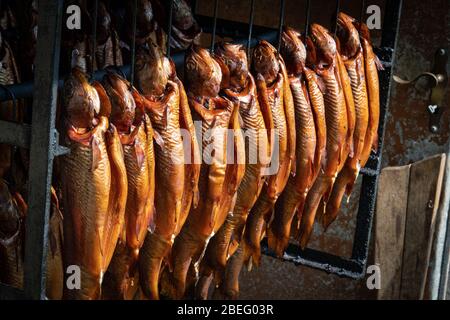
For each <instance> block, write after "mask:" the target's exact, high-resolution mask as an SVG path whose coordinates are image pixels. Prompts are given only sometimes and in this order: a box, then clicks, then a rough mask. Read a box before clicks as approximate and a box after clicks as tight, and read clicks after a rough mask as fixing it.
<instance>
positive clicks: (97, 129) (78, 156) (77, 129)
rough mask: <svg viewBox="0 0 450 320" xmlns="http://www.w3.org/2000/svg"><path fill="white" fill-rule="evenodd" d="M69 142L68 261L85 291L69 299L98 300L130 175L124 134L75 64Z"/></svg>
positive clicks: (69, 90)
mask: <svg viewBox="0 0 450 320" xmlns="http://www.w3.org/2000/svg"><path fill="white" fill-rule="evenodd" d="M63 94H64V97H63V98H64V120H65V124H66V132H65V135H66V139H65V141H66V145H67V147H68V148H69V149H70V151H71V152H70V153H69V154H67V155H65V156H63V157H62V158H61V181H62V188H63V189H62V195H63V205H64V215H65V216H64V263H65V267H67V266H69V265H77V266H79V267H80V270H81V277H82V279H83V280H82V281H81V289H79V290H70V289H68V288H65V290H64V298H67V299H97V298H99V297H100V294H101V292H100V288H101V284H102V280H103V275H104V273H105V271H106V270H107V268H108V265H109V263H110V261H111V258H112V255H113V252H114V249H115V247H116V243H117V240H118V237H119V232H120V231H121V229H122V227H123V222H124V213H125V205H126V199H127V185H128V183H127V175H126V168H125V163H124V156H123V151H122V145H121V143H120V138H119V134H118V132H117V129H116V128H115V127H114V126H113V125H109V123H108V119H107V118H106V117H99V118H97V117H96V114H98V113H99V111H100V109H101V106H100V98H99V95H98V93H97V91H96V90H95V88H94V87H92V86H91V85H90V84H89V83H88V81H87V79H86V75H85V74H84V73H83V72H82V71H81V70H80V69H77V68H75V69H74V70H73V71H72V73H71V75H70V76H69V78H68V79H67V80H66V81H65V84H64V93H63Z"/></svg>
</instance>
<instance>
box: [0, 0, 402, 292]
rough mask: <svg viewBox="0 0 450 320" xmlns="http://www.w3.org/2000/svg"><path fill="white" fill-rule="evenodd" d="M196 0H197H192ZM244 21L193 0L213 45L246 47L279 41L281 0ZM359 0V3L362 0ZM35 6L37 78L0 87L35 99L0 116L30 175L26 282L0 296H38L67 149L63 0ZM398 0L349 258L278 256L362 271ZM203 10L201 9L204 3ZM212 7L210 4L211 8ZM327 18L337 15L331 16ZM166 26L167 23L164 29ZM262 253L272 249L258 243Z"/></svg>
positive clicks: (383, 50)
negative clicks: (20, 118) (57, 162)
mask: <svg viewBox="0 0 450 320" xmlns="http://www.w3.org/2000/svg"><path fill="white" fill-rule="evenodd" d="M198 2H200V1H198ZM248 2H249V4H248V9H249V10H248V20H247V21H248V22H247V23H245V22H238V21H231V20H226V19H221V18H218V16H217V12H218V10H213V11H212V12H211V13H210V14H209V15H206V14H201V13H199V11H200V10H199V6H198V4H197V5H195V4H194V7H195V8H197V9H196V14H197V15H196V18H197V21H198V22H199V24H200V25H201V27H202V29H203V31H204V33H206V34H210V37H209V39H210V41H211V42H212V43H214V42H215V41H216V40H217V39H218V38H221V39H226V40H232V41H233V42H237V43H241V44H244V45H247V46H250V47H252V46H254V45H255V44H256V43H257V42H258V41H259V40H262V39H264V40H267V41H269V42H271V43H272V44H273V45H274V46H277V45H278V41H279V37H280V31H281V26H282V25H284V24H285V21H284V17H285V11H286V8H285V5H286V1H284V0H281V1H279V7H278V8H277V9H276V10H275V9H273V10H272V13H271V14H272V15H274V12H275V11H277V12H278V16H277V17H278V26H277V27H273V26H272V27H266V26H264V27H263V26H258V25H257V23H255V22H254V21H253V20H254V19H253V16H254V10H253V9H252V7H254V6H257V5H258V1H248ZM361 2H362V6H363V5H364V4H363V3H364V1H361ZM213 3H214V6H215V8H217V6H218V5H220V4H221V1H217V0H216V1H214V2H213V1H211V3H210V6H213ZM305 3H306V4H307V5H306V7H305V9H304V10H299V13H300V15H302V14H303V15H304V16H302V20H304V21H305V25H306V26H307V25H308V24H309V23H310V22H311V21H310V20H312V17H311V15H310V10H311V9H310V1H305ZM40 6H42V7H43V8H45V10H42V15H41V16H40V18H39V30H45V32H39V34H38V56H37V60H36V71H35V82H34V83H32V82H28V83H23V84H20V85H12V86H6V87H5V88H4V90H1V91H0V100H1V101H6V100H11V99H12V100H15V99H21V98H30V97H33V116H32V125H18V124H14V123H7V122H6V121H0V142H4V143H9V144H13V145H16V146H20V147H27V148H28V147H29V148H30V152H31V160H30V167H31V168H33V170H31V171H30V177H29V179H30V180H29V181H30V182H29V184H30V188H29V194H28V198H29V204H30V205H29V216H28V218H27V228H26V239H27V243H26V248H25V270H24V272H25V275H24V276H25V284H24V290H23V291H22V290H18V289H15V288H11V287H8V286H6V285H3V284H0V297H2V298H23V297H26V298H35V299H39V298H43V297H44V288H43V282H42V279H43V274H44V272H45V270H44V268H43V266H44V260H45V258H44V257H45V256H46V249H45V248H46V243H47V239H46V237H45V236H44V235H45V230H47V229H48V215H49V209H50V208H49V206H50V184H51V180H52V165H53V160H54V158H55V157H57V156H60V155H63V154H65V153H66V152H67V150H66V149H65V148H64V147H62V146H59V143H58V133H57V131H56V129H55V110H56V99H57V91H58V87H59V88H60V87H61V86H62V83H63V80H62V79H63V78H64V77H62V76H61V75H60V74H59V70H58V64H59V60H60V49H59V48H60V37H61V26H62V17H63V1H61V0H58V1H49V0H41V1H40ZM401 7H402V1H401V0H387V1H386V3H385V8H384V10H383V12H384V13H385V15H384V17H383V28H382V35H381V42H380V44H379V46H378V47H377V48H376V53H377V55H378V57H379V58H380V60H381V61H382V64H383V66H384V70H383V71H381V72H380V74H379V77H380V108H381V117H380V126H379V135H378V136H379V149H378V152H377V153H376V154H372V155H371V157H370V160H369V162H368V163H367V165H366V167H365V168H364V169H363V170H362V171H361V173H362V175H363V178H362V184H361V190H360V198H359V207H358V212H357V215H356V228H355V234H354V236H353V246H352V252H351V257H350V258H348V257H342V256H337V255H334V254H331V253H328V252H324V251H322V250H320V249H317V248H306V249H305V250H300V248H299V246H298V245H297V244H294V243H291V244H290V245H289V247H288V249H287V251H286V254H285V255H284V258H283V259H284V260H286V261H288V262H292V263H294V264H301V265H306V266H309V267H313V268H317V269H320V270H324V271H327V272H330V273H334V274H337V275H340V276H345V277H350V278H355V279H357V278H361V277H362V276H363V275H364V274H365V268H366V263H367V259H368V250H369V241H370V235H371V230H372V221H373V215H374V208H375V198H376V193H377V181H378V177H379V173H380V168H381V162H382V159H381V154H382V150H383V142H384V131H385V123H386V115H387V108H388V104H389V96H390V85H391V76H392V67H393V65H394V63H395V62H394V57H395V48H396V40H397V38H396V37H397V33H398V27H399V19H400V13H401ZM202 8H203V9H202V11H205V10H206V9H205V7H202ZM213 9H214V8H213ZM339 9H340V2H339V1H337V5H336V7H335V12H337V11H339ZM327 19H329V20H331V21H332V20H333V19H335V18H334V17H333V16H332V17H328V18H327ZM170 29H171V27H170V25H169V30H170ZM184 55H185V53H184V52H172V53H171V57H172V59H173V60H174V62H175V63H176V65H177V69H178V70H179V71H180V73H181V72H182V70H183V64H184ZM120 69H121V72H122V73H123V74H125V75H126V76H127V77H130V74H131V72H132V71H131V69H132V68H131V67H130V66H129V65H128V66H123V67H121V68H120ZM104 74H105V72H104V71H97V72H96V73H95V77H94V78H95V79H98V80H100V79H101V78H102V77H103V75H104ZM263 251H264V253H266V254H268V255H271V252H269V250H268V249H267V246H264V249H263Z"/></svg>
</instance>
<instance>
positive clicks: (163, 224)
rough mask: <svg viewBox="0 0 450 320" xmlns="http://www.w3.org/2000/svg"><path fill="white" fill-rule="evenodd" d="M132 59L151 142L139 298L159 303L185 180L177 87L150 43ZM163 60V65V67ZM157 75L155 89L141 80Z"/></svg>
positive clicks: (167, 65)
mask: <svg viewBox="0 0 450 320" xmlns="http://www.w3.org/2000/svg"><path fill="white" fill-rule="evenodd" d="M142 50H143V51H142V53H141V54H139V55H138V56H137V59H138V61H137V63H136V66H137V70H136V79H137V86H138V88H140V89H141V90H142V93H143V95H142V96H138V95H137V94H136V93H134V94H133V95H134V98H135V100H136V103H137V105H138V106H139V108H140V109H142V110H145V112H146V113H147V114H148V116H149V117H150V120H151V122H152V125H153V131H154V137H155V144H154V149H155V164H156V169H155V170H156V171H155V181H156V186H155V213H154V219H153V222H152V223H153V225H152V226H151V228H150V230H149V231H148V232H147V236H146V239H145V242H144V246H143V248H142V251H141V256H140V277H141V278H140V279H141V288H142V290H143V292H144V294H145V295H146V296H147V297H149V298H151V299H159V290H158V281H159V276H160V272H161V268H162V265H163V261H164V260H166V261H167V260H168V257H169V254H170V250H171V248H172V244H173V242H174V239H175V236H176V233H177V232H178V230H179V224H180V218H181V215H182V209H183V207H182V205H183V193H184V184H183V181H184V179H185V163H184V149H183V139H182V136H181V130H180V101H181V94H180V87H179V86H178V84H177V83H176V82H174V81H172V80H169V79H168V77H169V75H170V64H169V63H168V60H167V59H166V58H165V57H164V56H163V55H162V52H161V50H160V49H159V48H158V47H157V46H156V45H155V44H153V43H152V42H150V41H149V42H148V47H147V48H146V49H142ZM165 60H167V61H165ZM153 72H156V73H158V76H157V78H158V79H160V81H157V82H155V84H156V85H155V86H151V85H149V84H150V83H149V82H146V81H145V79H149V78H151V77H153V76H154V75H153V74H152V73H153Z"/></svg>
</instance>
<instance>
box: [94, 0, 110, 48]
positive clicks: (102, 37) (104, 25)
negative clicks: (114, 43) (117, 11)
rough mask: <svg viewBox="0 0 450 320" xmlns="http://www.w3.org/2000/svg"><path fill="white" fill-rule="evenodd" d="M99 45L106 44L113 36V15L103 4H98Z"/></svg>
mask: <svg viewBox="0 0 450 320" xmlns="http://www.w3.org/2000/svg"><path fill="white" fill-rule="evenodd" d="M97 25H98V28H97V43H105V42H106V40H108V38H109V37H110V35H111V15H110V14H109V12H108V10H107V8H106V5H105V4H104V3H103V2H101V1H100V2H99V3H98V15H97Z"/></svg>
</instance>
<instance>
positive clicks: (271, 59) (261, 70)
mask: <svg viewBox="0 0 450 320" xmlns="http://www.w3.org/2000/svg"><path fill="white" fill-rule="evenodd" d="M252 69H253V71H254V74H261V75H262V76H263V77H264V79H265V80H266V83H267V84H271V83H273V82H274V81H275V80H276V79H277V77H278V73H279V72H280V63H279V60H278V53H277V50H276V49H275V48H274V47H273V46H272V45H271V44H270V43H269V42H267V41H265V40H262V41H260V42H259V43H258V45H257V46H256V47H255V49H254V50H253V59H252Z"/></svg>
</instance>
